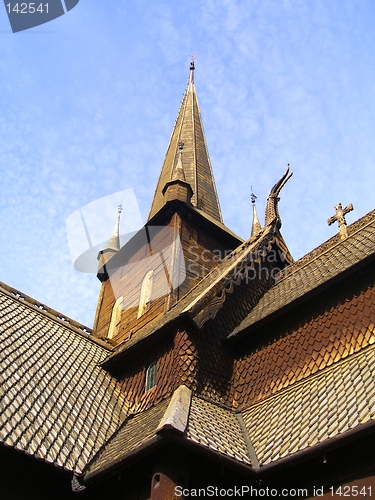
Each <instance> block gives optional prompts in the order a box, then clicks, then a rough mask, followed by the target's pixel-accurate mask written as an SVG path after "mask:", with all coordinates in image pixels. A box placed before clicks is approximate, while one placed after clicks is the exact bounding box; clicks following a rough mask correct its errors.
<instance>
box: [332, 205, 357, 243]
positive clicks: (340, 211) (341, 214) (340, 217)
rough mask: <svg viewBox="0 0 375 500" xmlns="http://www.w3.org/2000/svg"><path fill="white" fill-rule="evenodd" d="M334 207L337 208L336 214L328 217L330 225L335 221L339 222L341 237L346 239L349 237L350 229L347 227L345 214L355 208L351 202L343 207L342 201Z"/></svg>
mask: <svg viewBox="0 0 375 500" xmlns="http://www.w3.org/2000/svg"><path fill="white" fill-rule="evenodd" d="M334 209H335V210H336V213H335V215H333V216H332V217H330V218H329V219H328V221H327V222H328V225H329V226H330V225H331V224H333V223H334V222H338V224H339V229H340V235H341V239H345V238H347V237H348V230H347V229H346V219H345V215H346V214H347V213H349V212H351V211H352V210H353V205H352V204H350V205H348V206H346V207H345V208H342V204H341V203H337V205H335V206H334Z"/></svg>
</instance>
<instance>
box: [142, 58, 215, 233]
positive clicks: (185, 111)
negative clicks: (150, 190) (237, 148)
mask: <svg viewBox="0 0 375 500" xmlns="http://www.w3.org/2000/svg"><path fill="white" fill-rule="evenodd" d="M194 69H195V65H194V60H192V61H191V63H190V73H189V80H188V85H187V88H186V91H185V95H184V98H183V100H182V103H181V107H180V110H179V113H178V116H177V120H176V123H175V125H174V129H173V132H172V136H171V139H170V142H169V146H168V149H167V153H166V155H165V159H164V163H163V167H162V170H161V173H160V177H159V181H158V184H157V186H156V190H155V194H154V199H153V201H152V205H151V210H150V214H149V219H151V218H152V217H153V216H154V215H155V214H156V213H157V212H158V211H159V210H160V209H161V208H162V207H163V205H164V204H165V203H166V202H167V201H168V199H167V198H166V196H165V192H166V186H167V184H168V183H169V182H170V181H172V180H175V179H174V178H175V177H176V175H181V173H182V175H183V176H184V177H185V179H184V182H186V183H187V184H188V185H190V187H191V189H192V191H193V194H192V197H191V204H192V205H193V206H194V207H196V208H198V209H199V210H201V211H202V212H204V213H205V214H207V215H209V216H210V217H212V218H213V219H215V220H217V221H218V222H221V223H222V222H223V221H222V216H221V210H220V205H219V199H218V196H217V192H216V187H215V181H214V178H213V173H212V168H211V162H210V158H209V155H208V149H207V145H206V139H205V136H204V131H203V125H202V119H201V115H200V110H199V105H198V98H197V94H196V91H195V85H194ZM181 143H183V154H182V155H181V151H180V147H179V145H180V144H181ZM179 180H182V179H179Z"/></svg>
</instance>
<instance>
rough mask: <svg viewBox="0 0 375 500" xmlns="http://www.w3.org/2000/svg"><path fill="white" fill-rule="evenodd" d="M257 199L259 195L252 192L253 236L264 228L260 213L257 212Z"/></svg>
mask: <svg viewBox="0 0 375 500" xmlns="http://www.w3.org/2000/svg"><path fill="white" fill-rule="evenodd" d="M256 199H257V197H256V196H255V194H254V193H253V192H252V193H251V203H252V205H253V223H252V226H251V236H257V235H258V234H259V233H260V232H261V230H262V226H261V225H260V222H259V218H258V214H257V208H256V205H255V201H256Z"/></svg>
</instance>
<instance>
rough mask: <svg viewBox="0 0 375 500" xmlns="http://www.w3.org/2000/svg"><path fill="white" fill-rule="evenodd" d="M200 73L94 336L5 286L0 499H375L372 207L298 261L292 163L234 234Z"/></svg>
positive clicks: (121, 251)
mask: <svg viewBox="0 0 375 500" xmlns="http://www.w3.org/2000/svg"><path fill="white" fill-rule="evenodd" d="M194 70H195V68H194V62H192V63H191V66H190V73H189V79H188V84H187V88H186V91H185V94H184V97H183V100H182V103H181V106H180V109H179V111H178V116H177V119H176V122H175V124H174V127H173V131H172V135H171V139H170V142H169V145H168V148H167V152H166V155H165V159H164V163H163V165H162V168H161V173H160V176H159V180H158V183H157V186H156V189H155V194H154V197H153V200H152V203H151V209H150V213H149V217H148V220H147V222H146V224H145V225H144V227H142V228H141V229H140V230H139V231H138V232H137V233H136V234H135V235H134V236H133V237H132V238H131V239H130V240H129V241H128V242H127V243H126V244H125V245H123V246H122V247H121V245H120V238H119V235H120V230H119V225H120V217H121V214H120V213H119V214H118V217H117V221H116V223H115V227H114V229H113V231H112V234H111V230H112V228H108V238H109V240H108V244H107V245H106V246H105V248H103V249H102V250H101V251H100V252H99V255H98V273H97V277H98V279H99V280H100V282H101V290H100V294H99V297H98V303H97V309H96V314H95V318H93V327H92V329H91V328H88V327H86V326H84V325H81V324H79V323H77V322H76V321H74V320H73V319H69V318H67V317H65V316H64V315H63V314H60V313H59V312H57V311H55V310H53V309H51V308H49V307H48V306H47V305H45V304H41V303H38V302H37V301H35V300H34V299H32V298H31V297H28V296H26V295H25V294H23V293H22V292H20V291H18V290H15V289H12V288H11V287H9V286H7V285H6V284H1V285H0V335H1V343H0V358H1V393H0V397H1V407H0V456H1V491H2V493H1V496H2V498H4V499H7V500H8V499H17V500H18V499H23V498H25V499H26V498H30V499H34V498H35V499H51V498H53V499H56V500H59V499H74V498H75V499H80V498H82V499H83V500H84V499H96V498H98V499H103V500H104V499H110V500H116V499H121V500H172V499H177V498H185V499H190V498H195V497H214V498H219V497H226V496H229V497H230V496H237V497H240V498H251V497H254V496H256V497H267V496H268V497H269V496H274V497H279V498H281V497H282V498H301V499H302V498H315V497H321V498H326V499H328V498H329V499H332V498H341V497H342V496H349V497H351V496H357V497H358V498H360V499H370V498H375V452H374V450H375V432H374V431H375V210H374V211H372V212H370V213H369V214H367V215H365V216H364V217H362V218H361V219H359V220H357V221H356V222H354V223H352V224H350V225H347V222H346V217H347V213H348V212H349V211H350V210H351V209H352V206H350V205H349V206H347V207H343V206H342V205H341V204H337V205H336V207H335V208H336V215H335V216H333V217H332V218H331V219H329V220H328V223H330V224H335V225H337V234H335V235H334V236H333V237H332V238H331V239H329V240H328V241H325V242H323V243H322V244H321V245H320V246H319V247H317V248H315V249H314V250H313V251H312V252H310V253H309V254H307V255H305V256H304V257H303V258H301V259H299V260H297V261H294V259H293V257H292V255H291V254H290V252H289V250H288V244H287V241H285V240H284V238H283V236H282V234H281V217H280V213H279V203H282V201H281V198H282V189H283V186H284V185H285V183H286V182H288V180H289V179H290V177H291V173H290V171H289V166H288V167H287V169H286V172H285V173H284V174H283V172H280V173H276V174H275V183H274V185H273V186H270V190H269V195H268V198H267V201H266V210H265V217H264V220H263V218H259V217H258V214H257V210H256V203H255V196H253V197H252V202H253V222H252V230H251V236H250V238H249V239H248V240H246V241H244V240H243V239H242V238H240V237H238V236H237V235H236V234H234V233H233V232H232V231H231V230H230V229H229V228H228V227H226V225H225V224H224V222H223V218H222V214H221V210H220V204H219V199H218V196H217V192H216V188H215V181H214V177H213V171H212V168H211V163H210V159H209V154H208V149H207V144H206V140H205V135H204V130H203V125H202V120H201V115H200V110H199V105H198V99H197V93H196V88H195V83H194ZM281 211H282V210H281ZM119 212H121V210H119Z"/></svg>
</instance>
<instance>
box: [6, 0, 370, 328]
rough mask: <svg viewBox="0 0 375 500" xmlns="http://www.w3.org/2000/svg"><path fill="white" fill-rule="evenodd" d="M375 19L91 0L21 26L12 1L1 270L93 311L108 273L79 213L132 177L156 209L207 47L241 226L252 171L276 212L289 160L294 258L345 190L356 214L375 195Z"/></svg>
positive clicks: (213, 132) (227, 186)
mask: <svg viewBox="0 0 375 500" xmlns="http://www.w3.org/2000/svg"><path fill="white" fill-rule="evenodd" d="M0 7H1V6H0ZM374 21H375V3H374V2H373V0H329V1H328V0H314V1H307V0H277V1H276V0H249V1H245V0H216V1H211V0H205V1H204V2H201V1H196V0H190V1H179V2H161V1H158V0H152V1H151V0H148V1H146V0H139V1H131V0H129V1H124V0H106V1H105V2H104V1H99V0H80V2H79V4H78V5H77V6H76V7H75V8H74V9H72V10H71V11H70V12H69V13H67V14H66V15H64V16H62V17H60V18H58V19H56V20H54V21H52V22H50V23H48V24H45V25H42V26H39V27H36V28H34V29H31V30H28V31H24V32H20V33H17V34H13V33H12V32H11V30H10V26H9V22H8V19H7V16H6V12H5V8H2V7H1V8H0V44H1V51H0V80H1V94H0V109H1V113H0V169H1V184H2V193H1V197H0V210H1V222H2V231H1V235H0V239H1V242H0V252H1V262H2V268H1V273H0V280H2V281H3V282H5V283H7V284H8V285H10V286H13V287H15V288H17V289H19V290H20V291H22V292H24V293H26V294H28V295H31V296H32V297H34V298H35V299H36V300H38V301H40V302H43V303H45V304H46V305H49V306H50V307H53V308H55V309H57V310H59V311H61V312H62V313H64V314H65V315H67V316H70V317H72V318H74V319H76V320H78V321H81V322H83V323H84V324H86V325H88V326H92V321H93V317H94V312H95V306H96V300H97V296H98V293H99V286H100V284H99V282H98V281H97V279H96V277H95V275H93V274H84V273H80V272H78V271H76V270H74V268H73V264H72V261H71V258H70V253H69V248H68V242H67V235H66V221H67V219H68V218H69V216H70V215H71V214H72V213H73V212H75V211H76V210H78V209H79V208H80V207H82V206H84V205H86V204H88V203H90V202H93V201H95V200H97V199H99V198H102V197H104V196H108V195H111V194H112V193H115V192H117V191H119V190H126V189H134V192H135V195H136V198H137V201H138V204H139V208H140V211H141V214H142V216H143V219H144V220H145V219H146V217H147V213H148V210H149V207H150V204H151V199H152V195H153V192H154V189H155V185H156V181H157V178H158V175H159V172H160V169H161V165H162V161H163V158H164V154H165V152H166V148H167V145H168V141H169V137H170V134H171V131H172V127H173V124H174V120H175V118H176V115H177V112H178V108H179V104H180V101H181V99H182V96H183V93H184V90H185V87H186V83H187V77H188V68H189V60H190V58H189V55H191V54H193V53H194V54H198V58H197V59H196V72H195V82H196V88H197V93H198V98H199V103H200V108H201V113H202V118H203V123H204V127H205V133H206V139H207V143H208V148H209V151H210V156H211V162H212V166H213V170H214V175H215V179H216V184H217V189H218V193H219V198H220V202H221V208H222V212H223V216H224V221H225V223H226V224H227V226H229V227H230V228H231V229H232V230H234V231H235V232H236V233H238V234H239V235H240V236H242V237H243V238H247V237H248V235H249V232H250V227H251V201H250V193H251V186H252V187H253V190H254V192H255V194H256V195H257V196H258V212H259V215H260V216H262V215H263V210H264V205H265V199H266V197H267V194H268V192H269V189H270V188H271V187H272V185H273V184H274V182H275V181H276V180H277V179H278V178H279V177H280V176H281V174H282V173H283V172H284V169H285V166H286V164H287V163H290V165H291V168H292V170H293V172H294V176H293V177H292V179H291V180H290V181H289V183H288V184H287V186H286V187H285V188H284V190H283V191H282V193H281V196H282V199H281V202H280V213H281V217H282V220H283V227H282V233H283V236H284V238H285V240H286V242H287V244H288V246H289V248H290V250H291V252H292V254H293V255H294V257H295V258H299V257H301V256H303V255H304V254H305V253H306V252H307V251H309V250H311V249H313V248H315V247H316V246H318V245H319V244H320V243H322V242H323V241H325V240H326V239H328V238H329V237H330V236H332V235H333V234H335V232H336V231H337V228H333V227H328V225H327V218H328V217H329V216H331V215H333V213H334V209H333V206H334V205H335V204H336V203H337V202H340V201H341V202H342V203H343V205H347V204H349V203H353V205H354V209H355V211H354V212H352V213H351V214H349V216H348V222H353V221H354V220H356V219H358V218H359V217H361V216H363V215H364V214H366V213H367V212H369V211H370V210H372V209H373V208H375V200H374V180H375V174H374V165H375V140H374V130H375V84H374V82H375V30H374ZM116 215H117V214H116V213H114V214H113V223H111V224H110V226H109V227H108V237H109V236H110V233H111V231H112V228H113V225H114V222H115V218H116ZM123 218H126V209H125V210H124V213H123ZM261 218H262V217H261Z"/></svg>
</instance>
